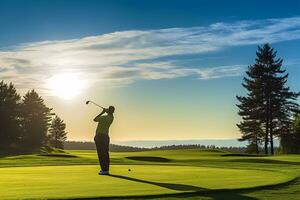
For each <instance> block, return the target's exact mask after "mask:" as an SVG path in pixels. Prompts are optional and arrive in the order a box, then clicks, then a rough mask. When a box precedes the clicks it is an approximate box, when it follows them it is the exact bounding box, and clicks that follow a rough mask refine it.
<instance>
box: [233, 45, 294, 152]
mask: <svg viewBox="0 0 300 200" xmlns="http://www.w3.org/2000/svg"><path fill="white" fill-rule="evenodd" d="M276 54H277V52H276V51H274V49H273V48H271V47H270V46H269V44H265V45H264V46H263V47H258V51H257V52H256V62H255V64H254V65H251V66H249V67H248V71H247V72H246V73H247V77H245V78H244V83H243V86H244V87H245V88H246V89H247V91H248V94H247V97H237V99H238V100H239V102H240V104H239V105H238V107H239V108H240V111H239V115H241V116H242V119H243V121H242V122H241V123H240V124H239V125H238V127H239V128H240V130H241V132H242V134H243V137H244V138H249V135H251V140H254V137H255V136H261V135H262V136H261V137H263V140H264V149H265V153H266V154H268V144H269V143H270V145H271V148H270V149H271V154H274V146H273V140H274V137H280V138H282V136H283V135H284V134H287V133H288V132H289V130H290V127H291V124H292V116H293V115H294V113H295V111H297V110H298V107H299V106H298V104H297V102H296V99H297V97H298V95H299V94H298V93H294V92H291V91H290V88H289V87H286V86H285V84H286V82H287V79H288V74H287V73H286V71H285V70H283V69H282V62H283V60H282V59H276ZM254 122H255V123H254ZM255 129H257V130H259V131H258V132H256V133H255V134H254V133H253V130H255ZM247 135H248V136H247ZM246 136H247V137H246ZM243 137H242V138H243ZM248 140H250V139H248Z"/></svg>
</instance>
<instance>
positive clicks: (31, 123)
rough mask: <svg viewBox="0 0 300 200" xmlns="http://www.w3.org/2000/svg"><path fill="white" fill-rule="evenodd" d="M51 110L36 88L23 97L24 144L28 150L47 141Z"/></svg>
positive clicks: (37, 147)
mask: <svg viewBox="0 0 300 200" xmlns="http://www.w3.org/2000/svg"><path fill="white" fill-rule="evenodd" d="M51 110H52V109H50V108H48V107H47V106H46V105H45V103H44V100H43V99H42V97H40V96H39V95H38V93H36V92H35V91H34V90H31V91H28V92H27V93H26V94H25V96H24V97H23V101H22V109H21V116H22V118H21V124H22V129H23V132H22V144H23V147H24V148H25V149H26V150H37V149H39V148H40V147H41V146H43V145H44V144H45V142H46V138H47V132H48V128H49V125H50V121H51Z"/></svg>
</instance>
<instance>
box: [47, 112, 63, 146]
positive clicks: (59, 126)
mask: <svg viewBox="0 0 300 200" xmlns="http://www.w3.org/2000/svg"><path fill="white" fill-rule="evenodd" d="M65 129H66V124H65V123H64V121H63V120H61V119H60V118H59V117H58V116H57V115H56V116H55V118H54V119H53V120H52V123H51V126H50V129H49V133H50V134H49V142H50V145H51V146H52V147H55V148H59V149H63V148H64V141H66V139H67V132H66V131H65Z"/></svg>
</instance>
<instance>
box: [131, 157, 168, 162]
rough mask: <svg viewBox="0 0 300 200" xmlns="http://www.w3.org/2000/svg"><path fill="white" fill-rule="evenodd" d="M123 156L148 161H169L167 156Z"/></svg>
mask: <svg viewBox="0 0 300 200" xmlns="http://www.w3.org/2000/svg"><path fill="white" fill-rule="evenodd" d="M125 158H127V159H130V160H137V161H150V162H170V161H171V160H170V159H168V158H163V157H157V156H128V157H125Z"/></svg>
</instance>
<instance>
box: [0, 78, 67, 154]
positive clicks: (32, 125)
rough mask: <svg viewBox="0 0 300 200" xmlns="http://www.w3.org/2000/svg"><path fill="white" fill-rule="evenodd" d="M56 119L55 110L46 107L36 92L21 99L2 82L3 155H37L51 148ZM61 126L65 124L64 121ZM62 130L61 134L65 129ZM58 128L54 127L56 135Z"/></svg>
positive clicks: (0, 147) (0, 142)
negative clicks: (53, 123)
mask: <svg viewBox="0 0 300 200" xmlns="http://www.w3.org/2000/svg"><path fill="white" fill-rule="evenodd" d="M53 115H54V113H52V109H51V108H48V107H47V106H46V105H45V103H44V100H43V99H42V97H41V96H39V95H38V93H37V92H36V91H35V90H30V91H28V92H27V93H26V94H25V95H24V96H23V97H21V96H20V94H18V93H17V90H16V89H15V87H14V85H13V84H12V83H9V84H7V83H4V81H1V82H0V122H1V123H0V154H8V153H24V152H33V151H37V150H39V149H40V147H42V146H46V145H49V144H50V145H51V144H52V143H53V141H52V140H53V137H49V135H48V129H49V126H50V124H51V120H52V118H53ZM58 123H61V124H60V125H62V124H64V123H63V121H60V122H58ZM58 127H59V128H60V132H59V134H61V133H62V129H63V130H64V128H65V125H64V127H62V126H58ZM56 128H57V127H54V126H52V127H51V130H52V132H56V131H55V129H56ZM50 136H51V134H50ZM60 139H62V140H65V138H60ZM59 147H60V148H61V147H62V146H59Z"/></svg>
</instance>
